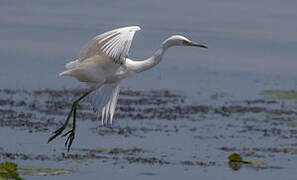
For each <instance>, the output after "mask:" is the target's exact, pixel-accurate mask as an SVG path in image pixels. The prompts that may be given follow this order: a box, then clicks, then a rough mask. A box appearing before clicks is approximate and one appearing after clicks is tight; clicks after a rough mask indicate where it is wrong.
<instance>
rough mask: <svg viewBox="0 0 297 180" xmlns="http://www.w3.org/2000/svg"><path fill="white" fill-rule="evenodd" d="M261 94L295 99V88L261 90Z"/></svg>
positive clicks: (296, 96)
mask: <svg viewBox="0 0 297 180" xmlns="http://www.w3.org/2000/svg"><path fill="white" fill-rule="evenodd" d="M261 94H262V95H264V96H267V97H268V98H271V99H286V100H290V99H297V91H295V90H263V91H262V92H261Z"/></svg>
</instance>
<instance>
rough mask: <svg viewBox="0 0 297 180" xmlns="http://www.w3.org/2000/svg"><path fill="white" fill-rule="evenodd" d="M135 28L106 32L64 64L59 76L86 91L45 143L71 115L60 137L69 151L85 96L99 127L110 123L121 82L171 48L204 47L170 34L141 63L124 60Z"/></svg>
mask: <svg viewBox="0 0 297 180" xmlns="http://www.w3.org/2000/svg"><path fill="white" fill-rule="evenodd" d="M138 30H140V27H138V26H130V27H122V28H118V29H115V30H112V31H108V32H106V33H103V34H101V35H98V36H96V37H94V38H93V39H92V40H91V41H89V42H88V43H87V44H86V45H85V46H84V47H83V48H82V50H81V52H80V56H79V58H78V59H77V60H74V61H71V62H69V63H67V64H66V69H67V70H66V71H64V72H62V73H60V74H59V75H60V76H71V77H74V78H76V79H77V80H79V81H81V82H86V83H87V84H88V85H89V87H90V90H89V91H88V92H86V93H85V94H83V95H82V96H81V97H80V98H78V99H77V100H76V101H74V103H73V104H72V108H71V111H70V112H69V114H68V116H67V118H66V121H65V122H64V124H63V126H62V127H61V128H59V129H58V130H56V131H55V132H54V135H53V136H52V137H50V138H49V140H48V142H50V141H52V140H53V139H55V138H56V137H57V136H59V135H60V134H62V132H63V131H64V129H65V128H66V126H67V124H68V122H69V119H70V118H71V116H73V127H72V129H71V130H70V131H68V132H67V133H65V134H64V135H63V136H67V135H68V137H67V140H66V142H65V146H66V147H67V148H68V151H69V150H70V147H71V144H72V142H73V140H74V137H75V127H76V108H77V105H78V103H79V102H80V101H81V100H82V99H83V98H85V97H86V96H88V95H90V96H91V102H92V105H93V107H94V108H95V109H96V111H97V117H99V116H100V112H101V121H102V124H103V125H104V124H112V119H113V116H114V112H115V107H116V104H117V99H118V95H119V90H120V82H121V80H122V79H124V78H127V77H130V76H132V75H134V74H137V73H140V72H143V71H145V70H148V69H150V68H152V67H154V66H155V65H157V64H159V63H160V61H161V60H162V57H163V55H164V53H165V51H166V50H167V49H168V48H170V47H172V46H197V47H202V48H207V47H206V46H204V45H202V44H198V43H195V42H193V41H191V40H189V39H187V38H185V37H183V36H180V35H174V36H171V37H169V38H168V39H166V40H165V41H164V42H163V43H162V44H161V46H160V48H159V49H157V51H156V52H155V53H154V54H153V56H151V57H149V58H148V59H146V60H143V61H134V60H131V59H129V58H128V52H129V49H130V46H131V43H132V39H133V36H134V34H135V32H136V31H138Z"/></svg>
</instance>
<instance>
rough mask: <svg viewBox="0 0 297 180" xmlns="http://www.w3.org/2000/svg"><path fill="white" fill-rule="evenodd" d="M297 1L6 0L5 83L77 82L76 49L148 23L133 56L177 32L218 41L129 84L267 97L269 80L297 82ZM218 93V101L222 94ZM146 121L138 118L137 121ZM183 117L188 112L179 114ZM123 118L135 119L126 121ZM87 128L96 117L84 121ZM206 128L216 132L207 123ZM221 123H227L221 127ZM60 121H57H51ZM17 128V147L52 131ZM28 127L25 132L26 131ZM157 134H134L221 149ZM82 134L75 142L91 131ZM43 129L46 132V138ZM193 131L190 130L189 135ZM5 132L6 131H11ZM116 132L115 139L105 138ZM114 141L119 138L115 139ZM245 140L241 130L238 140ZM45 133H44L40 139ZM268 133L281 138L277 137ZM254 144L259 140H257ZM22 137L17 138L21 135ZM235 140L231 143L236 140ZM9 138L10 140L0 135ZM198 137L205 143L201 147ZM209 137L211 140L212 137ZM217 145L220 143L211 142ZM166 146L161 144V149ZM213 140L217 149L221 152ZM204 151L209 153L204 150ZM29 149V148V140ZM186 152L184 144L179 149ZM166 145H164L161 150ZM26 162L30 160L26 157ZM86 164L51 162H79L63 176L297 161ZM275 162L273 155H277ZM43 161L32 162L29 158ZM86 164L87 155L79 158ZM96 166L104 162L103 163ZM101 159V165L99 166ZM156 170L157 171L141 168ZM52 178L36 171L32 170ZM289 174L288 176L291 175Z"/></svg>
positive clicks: (152, 141)
mask: <svg viewBox="0 0 297 180" xmlns="http://www.w3.org/2000/svg"><path fill="white" fill-rule="evenodd" d="M296 7H297V1H281V0H261V1H255V0H250V1H244V0H236V1H235V0H198V1H197V0H187V1H186V0H185V1H177V0H171V1H170V0H162V1H158V0H151V1H137V0H131V1H95V0H87V1H78V0H72V1H70V0H51V1H35V0H31V1H27V0H24V1H16V0H1V1H0V62H1V65H0V89H5V88H9V89H26V90H36V89H44V88H49V89H61V88H66V89H70V88H78V87H83V85H82V84H80V83H79V82H77V81H76V80H74V79H71V78H68V77H63V78H60V77H58V73H60V72H61V71H63V70H64V64H65V63H67V62H68V61H70V60H73V59H75V58H77V56H78V55H79V51H80V48H81V47H82V46H83V45H84V44H85V43H86V42H87V41H88V40H90V39H91V38H92V37H93V36H95V35H97V34H100V33H103V32H105V31H108V30H111V29H113V28H117V27H121V26H130V25H138V26H140V27H141V28H142V30H141V31H138V32H137V33H136V35H135V37H134V40H133V44H132V47H131V49H130V57H131V58H132V59H136V60H142V59H145V58H147V57H149V56H150V55H152V53H153V52H154V51H155V50H156V49H157V48H158V47H159V45H160V43H161V42H162V41H163V40H165V39H166V38H167V37H169V36H170V35H173V34H181V35H184V36H186V37H188V38H189V39H191V40H193V41H197V42H200V43H203V44H206V45H207V46H208V47H209V49H207V50H205V49H199V48H184V47H174V48H172V49H170V50H169V51H168V52H167V53H166V55H165V57H164V59H163V61H162V62H161V63H160V64H159V65H158V66H157V67H155V68H153V69H151V70H149V71H147V72H145V73H143V74H139V75H137V76H135V77H132V78H130V79H127V80H124V81H123V82H122V84H123V85H122V86H123V87H124V88H126V89H137V90H154V89H169V90H173V91H178V92H183V93H185V94H187V95H188V96H190V97H188V99H189V100H190V101H191V103H195V104H212V103H213V101H210V100H209V97H210V96H211V95H213V94H219V95H220V94H223V96H225V97H226V98H227V99H228V100H234V99H235V100H246V99H249V98H258V97H259V93H260V91H262V90H265V89H296V88H297V81H296V78H295V77H296V76H297V71H296V67H297V59H296V57H297V33H296V32H297V23H296V19H297V11H296ZM216 103H217V102H215V104H216ZM135 123H137V121H136V122H135ZM177 123H182V122H177ZM121 125H125V126H126V125H127V124H126V123H123V124H121ZM81 126H83V127H85V130H86V129H87V126H91V124H90V123H85V124H84V122H83V121H82V122H81ZM198 129H199V130H201V131H200V133H208V131H207V130H205V129H204V131H203V127H199V128H198ZM218 129H220V128H218ZM51 131H52V130H51ZM8 134H9V135H10V134H13V135H14V136H16V137H15V138H13V141H11V142H10V143H5V146H7V147H8V149H9V148H10V149H14V148H16V149H17V151H22V147H23V146H25V145H23V144H26V143H33V144H34V143H35V146H36V147H39V146H38V145H37V144H40V143H41V142H43V141H46V139H47V137H48V136H49V133H48V134H47V133H43V134H41V135H40V137H36V136H34V133H33V134H30V133H28V134H26V137H22V136H23V135H24V132H22V131H21V130H17V129H7V128H1V132H0V136H2V137H3V136H8ZM89 134H90V135H84V136H82V137H83V138H86V137H90V139H92V140H96V143H98V146H100V143H102V144H109V145H110V144H111V142H113V143H114V144H115V145H117V144H122V145H123V144H125V143H124V142H123V141H124V140H123V139H122V137H117V136H114V137H111V138H107V140H106V139H104V138H103V139H101V138H102V137H103V136H101V137H100V139H99V140H98V138H96V134H95V133H89ZM20 137H22V138H20ZM160 137H161V138H159V139H158V134H154V135H153V136H152V137H150V138H145V140H146V141H145V142H143V141H142V140H139V139H137V138H136V139H135V143H136V144H133V143H132V142H133V141H132V140H131V142H130V141H129V142H128V143H132V145H133V146H136V145H137V146H140V147H143V148H144V149H146V148H147V149H150V147H153V148H157V147H159V146H166V144H165V145H164V142H166V141H172V142H171V143H169V144H171V145H172V144H175V143H176V144H179V145H177V147H178V148H182V147H187V148H184V149H182V150H172V149H171V150H169V153H172V154H174V155H176V156H178V157H177V159H183V158H182V157H187V158H189V157H191V156H188V155H189V154H191V153H193V152H195V153H194V154H195V156H199V157H200V158H201V159H203V160H206V161H207V159H208V158H209V159H216V158H219V157H221V156H219V155H218V154H216V153H217V149H215V148H217V147H216V146H215V145H214V144H215V143H217V142H216V141H215V140H210V141H209V142H204V143H202V142H201V147H198V146H199V143H198V144H197V143H194V145H193V146H191V145H192V144H193V142H192V141H193V140H191V141H187V134H185V135H184V136H182V138H181V137H178V138H180V139H178V138H177V139H176V138H175V136H174V135H173V136H170V137H167V136H165V135H163V136H160ZM83 138H80V137H79V136H78V137H77V139H76V142H79V141H85V140H84V139H83ZM40 139H42V140H40ZM189 139H191V138H190V137H189ZM2 140H3V139H2ZM105 141H109V143H107V142H105ZM110 141H111V142H110ZM238 141H241V139H240V138H239V139H238V140H237V142H238ZM37 142H38V143H37ZM259 142H261V143H268V144H273V140H271V139H270V141H268V142H265V141H264V140H259ZM248 143H250V144H252V143H253V142H248ZM15 144H17V145H15ZM231 144H232V143H231ZM62 145H63V142H62V141H57V142H56V143H53V144H51V148H49V146H48V145H46V144H42V145H40V151H45V152H50V153H53V151H52V147H56V149H59V150H57V151H59V152H60V151H65V149H63V146H62ZM0 146H3V145H1V144H0ZM196 146H197V147H196ZM203 146H205V147H203ZM211 147H213V148H211ZM163 149H166V148H163V147H160V149H158V150H157V151H162V150H163ZM211 149H212V150H213V151H212V152H209V151H211ZM198 150H200V151H201V153H199V152H198ZM24 151H30V148H24ZM177 152H178V153H177ZM160 153H161V152H160ZM183 153H184V154H183ZM290 158H292V159H294V160H295V161H296V159H297V157H296V156H292V157H290ZM22 163H23V164H24V165H26V163H25V162H22ZM88 163H89V164H88V165H86V166H83V165H81V164H80V165H76V164H75V163H73V162H69V164H67V163H61V164H59V163H57V162H50V163H48V166H50V167H65V168H67V167H71V168H75V169H76V170H77V171H78V173H76V174H74V175H64V176H63V175H62V176H56V177H55V179H75V178H76V177H77V179H81V178H87V179H99V178H100V179H101V178H104V179H119V178H122V179H181V178H186V179H269V180H271V179H280V178H282V177H283V176H284V177H285V178H284V179H294V178H296V176H297V174H296V172H295V170H294V167H293V166H295V167H296V163H295V164H294V163H292V161H289V160H288V161H283V162H282V166H286V167H287V168H284V169H281V170H279V169H278V170H274V169H264V170H251V169H243V170H240V171H232V170H231V169H229V168H228V167H227V166H226V167H225V166H219V167H217V166H214V167H207V168H205V167H196V166H194V167H188V168H181V167H180V166H165V167H159V166H150V165H145V166H143V165H141V166H139V167H137V165H135V164H133V165H131V166H125V168H120V167H119V166H113V164H112V163H105V164H100V163H99V164H98V162H93V163H92V162H88ZM270 163H272V164H273V160H271V159H270ZM34 164H37V165H38V164H40V162H34V161H33V162H31V164H29V165H34ZM78 164H79V163H78ZM94 166H95V167H94ZM90 167H92V168H90ZM142 172H151V173H153V175H141V173H142ZM31 178H32V179H34V178H36V179H52V177H29V178H28V179H31ZM282 179H283V178H282Z"/></svg>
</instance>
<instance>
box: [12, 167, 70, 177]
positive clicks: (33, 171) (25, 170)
mask: <svg viewBox="0 0 297 180" xmlns="http://www.w3.org/2000/svg"><path fill="white" fill-rule="evenodd" d="M18 172H19V173H20V174H23V175H31V176H54V175H61V174H73V173H75V171H74V170H70V169H52V168H39V167H22V168H18Z"/></svg>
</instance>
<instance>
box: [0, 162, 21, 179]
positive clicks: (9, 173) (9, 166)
mask: <svg viewBox="0 0 297 180" xmlns="http://www.w3.org/2000/svg"><path fill="white" fill-rule="evenodd" d="M17 170H18V166H17V165H16V164H14V163H12V162H4V163H1V164H0V180H2V179H3V180H4V179H15V180H24V179H23V178H21V177H20V176H19V174H18V172H17Z"/></svg>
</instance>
